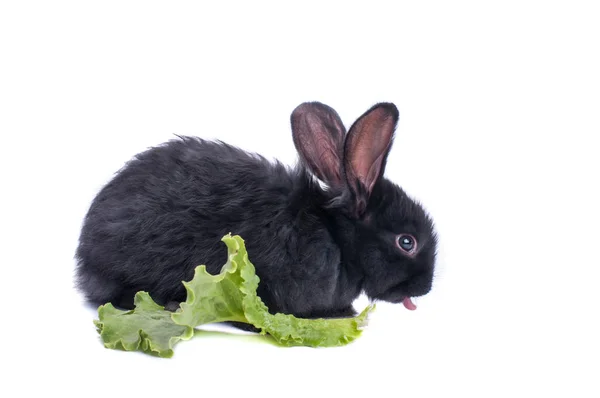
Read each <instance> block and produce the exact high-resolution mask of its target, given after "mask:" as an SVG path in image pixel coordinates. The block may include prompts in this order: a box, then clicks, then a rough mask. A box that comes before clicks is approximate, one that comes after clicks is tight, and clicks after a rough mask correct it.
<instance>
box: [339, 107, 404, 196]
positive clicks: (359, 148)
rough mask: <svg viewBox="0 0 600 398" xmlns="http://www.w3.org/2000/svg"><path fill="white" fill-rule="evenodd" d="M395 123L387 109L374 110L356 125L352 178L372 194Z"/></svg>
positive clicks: (352, 153) (351, 166)
mask: <svg viewBox="0 0 600 398" xmlns="http://www.w3.org/2000/svg"><path fill="white" fill-rule="evenodd" d="M395 124H396V120H395V119H394V118H393V117H392V116H391V115H390V114H389V113H388V112H387V111H386V110H385V109H384V108H381V109H375V110H374V111H372V112H371V113H369V114H368V115H366V116H365V117H363V119H361V120H359V121H358V122H357V125H356V126H354V128H353V130H354V129H355V131H354V132H351V133H352V136H351V137H352V141H351V142H350V147H349V148H348V150H349V158H350V168H351V174H352V175H354V177H355V178H357V179H358V180H359V181H360V182H361V183H362V184H363V185H364V186H365V187H366V188H367V191H368V192H369V193H370V192H371V191H372V190H373V186H374V185H375V181H377V178H378V177H379V175H380V173H381V166H382V164H383V160H384V158H385V155H386V153H387V151H388V149H389V147H390V145H391V142H392V136H393V134H394V127H395Z"/></svg>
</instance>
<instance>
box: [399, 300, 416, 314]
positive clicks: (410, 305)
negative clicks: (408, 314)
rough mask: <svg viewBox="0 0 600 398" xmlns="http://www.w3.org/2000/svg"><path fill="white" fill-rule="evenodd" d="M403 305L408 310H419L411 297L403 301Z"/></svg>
mask: <svg viewBox="0 0 600 398" xmlns="http://www.w3.org/2000/svg"><path fill="white" fill-rule="evenodd" d="M402 304H403V305H404V308H406V309H407V310H411V311H414V310H416V309H417V306H416V305H415V303H413V301H412V300H411V298H410V297H405V298H404V299H403V300H402Z"/></svg>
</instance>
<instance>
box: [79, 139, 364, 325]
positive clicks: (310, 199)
mask: <svg viewBox="0 0 600 398" xmlns="http://www.w3.org/2000/svg"><path fill="white" fill-rule="evenodd" d="M216 181H218V184H215V182H216ZM313 185H314V183H313V182H312V181H311V180H310V178H309V176H308V175H307V174H306V173H304V172H303V171H302V169H300V168H297V169H289V168H287V167H285V166H283V165H281V164H278V163H271V162H269V161H267V160H266V159H264V158H261V157H259V156H258V155H254V154H248V153H246V152H244V151H241V150H239V149H237V148H235V147H232V146H230V145H227V144H224V143H215V142H210V141H203V140H199V139H195V138H188V137H182V138H181V139H177V140H173V141H170V142H168V143H166V144H165V145H162V146H159V147H157V148H153V149H150V150H148V151H146V152H144V153H142V154H140V155H138V156H137V157H136V159H135V160H133V161H132V162H130V163H129V164H128V165H127V167H125V168H124V169H123V170H122V171H121V172H120V173H119V174H118V175H117V176H116V178H115V179H114V180H113V181H111V182H110V183H109V184H108V185H107V186H106V187H105V188H104V189H103V190H102V192H101V193H100V194H99V195H98V196H97V198H96V200H95V201H94V203H93V204H92V206H91V209H90V212H89V214H88V216H87V220H86V225H85V227H84V233H83V234H82V236H81V244H80V247H79V250H78V257H79V258H80V259H81V264H82V265H83V268H82V269H81V270H80V273H81V277H80V280H81V283H82V284H83V287H84V290H85V291H87V292H89V298H90V299H91V300H92V301H94V302H99V303H103V302H109V301H113V302H115V303H117V304H118V305H120V306H122V307H125V308H129V307H130V306H131V305H132V299H133V293H135V292H136V291H139V290H144V291H148V292H151V293H152V294H153V298H154V299H155V300H156V301H157V302H160V303H165V304H166V303H167V302H169V301H182V300H185V289H184V287H183V285H182V283H181V282H182V281H187V280H190V279H191V278H192V276H193V274H194V268H195V267H196V266H197V265H200V264H206V265H207V270H208V271H209V272H210V273H212V274H216V273H218V272H219V271H220V268H221V267H222V265H223V264H224V263H225V260H226V251H225V246H224V244H221V243H220V239H221V237H223V235H225V234H226V233H229V232H232V233H234V234H238V235H240V236H242V238H244V240H245V242H246V246H247V248H248V253H249V255H250V259H251V261H252V262H253V264H254V265H255V267H256V272H257V275H258V276H259V278H260V280H261V283H260V285H259V295H260V297H261V298H262V299H263V301H265V303H266V304H267V306H268V307H269V308H270V309H272V310H275V311H279V312H286V313H294V314H297V315H299V316H311V315H315V316H327V315H330V314H331V315H337V314H340V313H347V314H349V311H350V310H349V308H350V306H351V304H352V301H353V300H354V299H355V298H356V296H357V295H358V294H359V293H360V288H359V286H360V281H359V280H356V279H357V278H359V276H358V275H356V274H355V273H352V271H351V270H346V269H344V268H343V267H342V266H341V264H340V251H339V247H338V246H337V245H336V243H335V242H334V238H333V237H332V235H331V234H330V232H329V231H328V229H327V228H326V227H325V223H324V221H323V220H321V219H320V218H321V217H327V215H326V214H325V213H324V212H323V211H322V210H320V207H319V200H322V198H319V197H315V196H314V188H313V187H312V186H313ZM182 187H188V188H189V189H182ZM306 247H308V248H310V251H307V250H305V249H304V248H306ZM322 264H328V266H327V267H323V266H322ZM167 271H168V272H167ZM349 279H351V280H349ZM300 286H301V288H300ZM352 287H354V288H352Z"/></svg>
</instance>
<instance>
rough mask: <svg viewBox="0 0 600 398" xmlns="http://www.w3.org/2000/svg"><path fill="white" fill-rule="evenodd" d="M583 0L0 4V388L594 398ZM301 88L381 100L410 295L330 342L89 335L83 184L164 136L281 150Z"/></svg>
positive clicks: (589, 46) (335, 101) (590, 21)
mask: <svg viewBox="0 0 600 398" xmlns="http://www.w3.org/2000/svg"><path fill="white" fill-rule="evenodd" d="M594 3H595V2H594V1H590V2H578V1H563V2H558V1H543V2H542V1H540V2H532V1H502V2H494V3H493V4H492V2H477V1H472V2H465V1H443V2H442V1H440V2H429V1H419V2H401V1H395V2H385V3H384V2H376V1H369V2H362V3H353V2H340V3H337V4H334V3H331V2H310V1H306V0H304V1H301V2H295V3H294V2H278V3H276V2H272V3H265V2H258V1H250V2H239V3H232V2H206V3H203V5H201V4H200V2H191V3H188V2H160V3H157V2H152V1H144V2H125V1H118V2H113V1H103V2H94V3H92V2H81V1H73V2H58V1H54V2H50V1H48V2H39V3H33V2H28V1H13V2H8V1H7V2H3V3H2V5H1V6H0V57H1V62H0V69H1V73H0V133H1V134H2V136H1V137H2V141H1V144H0V145H1V146H0V148H1V156H0V162H1V167H0V173H1V180H2V185H1V186H2V193H1V194H0V200H1V208H0V211H1V212H2V214H1V222H0V223H1V225H2V227H1V233H2V238H1V242H2V244H1V245H2V250H1V254H0V255H1V259H2V271H0V272H1V275H2V277H1V278H0V281H1V288H0V294H1V295H2V303H3V304H4V306H5V307H4V311H3V315H2V317H0V322H1V328H0V333H1V334H2V338H1V340H0V342H1V344H2V348H1V350H0V352H1V354H0V361H1V362H2V364H3V365H6V366H7V368H5V369H7V370H4V371H3V373H4V374H3V376H2V380H3V381H2V383H0V390H5V391H2V392H0V395H1V396H4V397H8V396H21V395H26V394H28V393H31V392H35V393H38V394H40V395H42V394H43V395H44V396H45V395H46V394H49V393H57V394H61V395H66V396H70V395H71V394H76V396H83V397H90V396H136V397H150V396H165V395H167V394H168V395H169V396H172V397H177V396H186V395H187V396H198V397H208V396H241V394H244V396H248V395H249V396H262V397H268V396H274V397H275V396H277V397H279V396H290V395H291V396H295V395H298V396H326V395H328V396H354V395H356V396H358V395H362V396H369V397H370V396H382V395H385V396H409V397H420V396H434V397H441V396H449V395H451V394H454V393H456V394H461V395H462V396H511V397H517V396H519V397H521V396H523V397H529V396H542V394H547V393H554V394H556V395H557V396H570V397H592V396H595V397H598V396H599V395H600V389H599V383H600V382H599V380H598V373H599V369H600V364H599V358H600V357H599V355H598V354H599V343H598V336H599V332H600V330H599V328H598V326H597V322H598V318H599V317H598V314H599V310H598V304H600V300H599V294H598V292H599V291H600V289H599V288H598V279H599V278H598V277H599V276H600V274H599V272H598V268H599V267H600V261H599V260H598V253H597V250H596V248H597V247H598V237H599V236H598V232H597V227H598V222H599V221H600V220H599V218H600V217H599V210H598V208H599V203H600V201H599V196H598V193H597V187H598V180H599V178H598V173H599V170H600V167H599V164H598V163H599V162H598V150H599V149H600V146H599V144H598V142H597V136H598V134H599V133H600V122H599V110H600V94H599V93H600V79H599V75H600V61H599V57H600V55H599V54H600V53H599V49H600V43H599V41H600V40H599V38H600V27H599V26H600V24H599V23H598V21H599V20H600V13H599V12H598V9H597V6H595V5H594ZM216 4H218V5H216ZM308 100H318V101H322V102H325V103H327V104H329V105H331V106H333V107H334V108H335V109H337V110H338V112H339V113H340V115H341V117H342V119H343V120H344V122H345V123H346V124H347V125H349V124H351V123H352V122H353V121H354V119H355V118H356V117H358V116H359V115H360V114H361V113H362V112H364V111H365V110H366V109H368V107H370V106H371V105H373V104H374V103H376V102H378V101H392V102H394V103H396V105H397V106H398V108H399V110H400V114H401V121H400V124H399V128H398V135H397V140H396V143H395V147H394V148H393V151H392V154H391V155H390V162H389V167H388V169H387V176H388V177H389V178H391V179H393V180H394V181H396V182H398V183H400V184H401V185H402V186H403V187H404V188H405V189H406V190H407V191H408V192H409V193H410V194H411V195H413V196H414V197H416V198H418V199H419V200H421V201H422V202H423V203H424V204H425V206H426V207H427V209H428V210H429V211H430V212H431V213H432V215H433V217H434V219H435V221H436V224H437V228H438V232H439V235H440V256H439V265H438V272H437V275H436V280H435V284H434V290H433V291H432V292H431V293H430V294H429V295H428V296H426V297H424V298H421V299H420V300H418V301H417V305H418V307H419V308H418V310H417V311H415V312H409V311H406V310H405V309H404V308H403V307H402V306H400V305H395V306H394V305H387V304H385V303H380V304H379V305H378V308H377V311H376V312H375V313H374V314H373V317H372V320H371V323H370V325H369V327H368V328H367V330H366V331H365V333H364V334H363V336H362V337H361V338H360V339H359V340H357V341H356V342H355V343H353V344H351V345H349V346H346V347H343V348H335V349H319V350H315V349H309V348H293V349H283V348H277V347H274V346H271V345H268V344H261V343H260V342H259V341H257V340H256V339H255V338H246V337H243V336H230V335H221V334H206V335H204V336H202V337H198V338H196V339H193V340H192V341H189V342H185V343H181V344H180V345H178V346H177V347H176V350H175V356H174V357H173V358H172V359H168V360H165V359H157V358H153V357H150V356H147V355H144V354H138V353H130V352H119V351H113V350H107V349H104V348H103V346H102V344H101V342H100V340H99V338H98V335H97V333H96V331H95V329H94V326H93V324H92V320H93V319H94V317H95V315H96V313H95V310H94V309H93V308H90V307H89V306H86V305H85V304H84V303H83V302H82V300H81V297H80V295H79V294H78V293H77V292H76V291H75V290H74V289H73V287H72V276H73V268H74V261H73V254H74V251H75V247H76V244H77V238H78V232H79V228H80V224H81V221H82V219H83V217H84V215H85V212H86V211H87V208H88V206H89V204H90V202H91V200H92V199H93V197H94V195H95V194H96V193H97V191H98V190H99V189H100V188H101V186H102V185H103V184H104V183H106V182H107V181H108V180H109V179H110V178H111V176H112V174H113V173H114V172H115V171H116V170H118V169H119V168H120V167H121V166H122V165H123V163H124V162H125V161H126V160H128V159H129V158H130V157H132V156H133V155H134V154H136V153H137V152H139V151H142V150H144V149H146V148H147V147H149V146H152V145H156V144H159V143H161V142H163V141H165V140H167V139H170V138H172V137H173V135H174V134H189V135H197V136H201V137H205V138H217V137H218V138H220V139H222V140H225V141H228V142H231V143H234V144H237V145H238V146H240V147H242V148H245V149H248V150H253V151H259V152H260V153H262V154H264V155H266V156H268V157H278V158H280V159H281V160H283V161H284V162H286V163H289V164H292V163H293V162H295V153H294V148H293V144H292V140H291V135H290V128H289V115H290V112H291V111H292V109H293V108H294V107H295V106H296V105H298V104H299V103H301V102H303V101H308ZM362 305H364V301H363V302H359V303H357V308H362Z"/></svg>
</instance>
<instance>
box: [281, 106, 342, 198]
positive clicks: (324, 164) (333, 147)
mask: <svg viewBox="0 0 600 398" xmlns="http://www.w3.org/2000/svg"><path fill="white" fill-rule="evenodd" d="M292 131H293V138H294V143H295V145H296V148H297V150H298V153H299V154H300V156H301V157H302V159H303V161H304V162H305V163H306V164H307V166H308V168H309V169H310V170H311V171H312V172H313V173H314V174H315V175H316V176H317V178H319V179H320V180H322V181H323V182H325V183H327V184H328V185H330V186H332V187H340V186H341V185H342V173H341V159H342V145H343V139H344V134H345V129H344V126H343V125H342V123H341V120H339V116H338V115H337V114H336V113H335V111H334V110H333V109H331V108H329V107H326V106H324V105H322V104H304V105H301V106H299V107H298V108H297V109H296V110H295V111H294V113H293V115H292Z"/></svg>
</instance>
